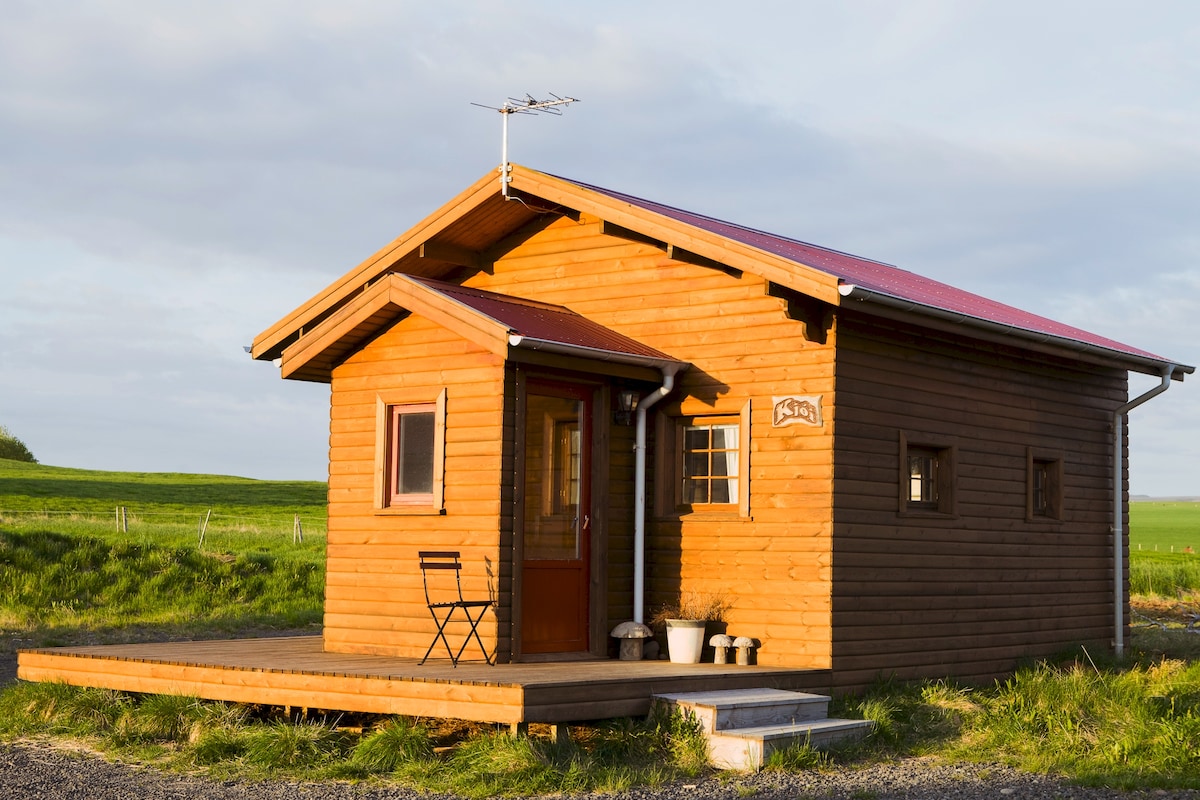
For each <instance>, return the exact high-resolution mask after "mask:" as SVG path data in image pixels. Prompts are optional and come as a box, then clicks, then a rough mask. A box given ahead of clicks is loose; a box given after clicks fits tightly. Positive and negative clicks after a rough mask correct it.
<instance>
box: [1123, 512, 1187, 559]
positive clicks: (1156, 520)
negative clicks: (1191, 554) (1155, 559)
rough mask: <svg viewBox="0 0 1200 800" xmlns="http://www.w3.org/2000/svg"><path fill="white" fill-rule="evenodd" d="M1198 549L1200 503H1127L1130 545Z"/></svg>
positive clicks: (1167, 549) (1135, 547) (1138, 549)
mask: <svg viewBox="0 0 1200 800" xmlns="http://www.w3.org/2000/svg"><path fill="white" fill-rule="evenodd" d="M1189 547H1190V548H1192V550H1193V551H1195V552H1197V553H1200V503H1183V502H1154V501H1142V502H1137V503H1130V504H1129V549H1130V550H1131V551H1132V552H1134V553H1138V552H1142V553H1145V552H1159V553H1170V552H1176V553H1181V552H1183V551H1184V550H1185V549H1186V548H1189Z"/></svg>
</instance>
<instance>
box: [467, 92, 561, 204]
mask: <svg viewBox="0 0 1200 800" xmlns="http://www.w3.org/2000/svg"><path fill="white" fill-rule="evenodd" d="M550 97H551V99H550V100H538V99H536V98H535V97H534V96H533V95H530V94H526V95H525V98H524V99H523V100H518V99H517V98H515V97H510V98H508V99H507V100H505V101H504V105H502V106H500V107H499V108H496V107H495V106H485V105H482V104H480V103H472V104H471V105H473V106H479V107H480V108H490V109H492V110H493V111H499V112H500V114H501V115H502V116H503V118H504V123H503V125H502V126H501V134H500V194H501V195H503V196H504V197H505V198H506V199H507V198H508V185H509V184H510V183H512V165H511V164H509V163H508V117H509V115H511V114H553V115H554V116H556V117H561V116H562V107H564V106H569V105H570V104H571V103H578V102H579V101H578V100H577V99H575V98H574V97H559V96H558V95H556V94H554V93H553V92H551V93H550Z"/></svg>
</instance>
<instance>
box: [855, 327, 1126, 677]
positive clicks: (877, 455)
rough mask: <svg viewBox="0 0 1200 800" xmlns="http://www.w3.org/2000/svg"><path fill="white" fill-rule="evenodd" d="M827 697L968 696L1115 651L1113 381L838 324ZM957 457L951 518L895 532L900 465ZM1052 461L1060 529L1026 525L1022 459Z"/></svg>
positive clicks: (902, 523)
mask: <svg viewBox="0 0 1200 800" xmlns="http://www.w3.org/2000/svg"><path fill="white" fill-rule="evenodd" d="M837 340H838V345H839V349H838V356H837V367H836V391H837V398H836V404H835V405H836V412H835V414H836V420H835V423H834V424H835V438H836V445H835V453H834V502H833V520H834V526H833V530H834V532H833V584H834V598H833V629H834V633H833V668H834V681H835V684H836V685H837V686H839V687H841V688H854V687H861V686H863V685H865V684H867V683H869V682H870V681H872V680H873V679H875V678H876V677H878V676H880V675H883V676H889V675H894V676H897V677H900V678H915V677H936V676H944V675H956V676H958V677H961V678H964V679H983V678H987V677H990V676H994V675H996V674H1000V673H1003V672H1005V671H1007V670H1010V669H1011V668H1012V667H1013V666H1014V665H1015V663H1016V661H1017V660H1018V659H1021V658H1024V657H1027V656H1038V655H1048V654H1052V653H1056V652H1059V651H1061V650H1062V649H1063V648H1065V647H1069V646H1071V645H1073V644H1075V643H1079V642H1090V643H1101V644H1105V643H1108V642H1109V641H1110V640H1111V637H1112V622H1111V620H1112V602H1113V595H1112V569H1113V559H1112V545H1111V534H1110V529H1111V509H1112V502H1111V499H1110V498H1111V480H1112V478H1111V475H1112V466H1111V433H1110V423H1111V419H1112V412H1113V410H1114V409H1115V408H1117V407H1118V406H1120V405H1121V404H1122V403H1123V402H1124V401H1125V398H1126V392H1127V379H1126V373H1125V372H1124V371H1122V370H1119V369H1104V368H1099V367H1093V366H1088V365H1084V364H1082V363H1080V362H1075V361H1071V360H1067V359H1062V360H1054V359H1051V358H1048V357H1044V356H1038V357H1036V360H1033V359H1030V358H1029V357H1028V356H1026V355H1023V354H1022V353H1021V352H1020V351H1018V350H1015V349H1009V348H1004V347H1000V346H992V345H981V344H977V343H976V344H971V343H970V342H969V341H968V340H966V339H965V338H955V337H952V336H949V335H946V334H941V333H935V332H932V331H926V330H923V329H918V328H914V327H909V326H905V325H902V324H899V323H892V322H888V321H884V320H878V319H874V318H870V317H867V316H864V315H861V314H857V313H853V312H846V313H842V314H840V315H839V318H838V329H837ZM901 432H903V433H904V434H905V435H906V436H907V438H908V441H909V442H910V443H917V444H920V443H928V444H938V445H953V446H954V447H955V448H956V459H957V469H956V472H957V475H956V490H955V491H956V500H957V507H956V513H955V514H953V515H944V516H939V515H918V514H911V515H901V514H900V513H898V510H899V506H900V500H899V493H900V488H899V480H900V478H899V469H900V468H899V463H898V462H899V450H900V434H901ZM1030 447H1034V448H1037V449H1038V450H1039V451H1041V452H1045V453H1057V454H1061V456H1062V459H1063V504H1064V505H1063V509H1062V513H1061V517H1062V519H1061V521H1052V520H1046V519H1037V520H1035V521H1030V520H1029V519H1027V513H1026V473H1027V469H1026V466H1027V460H1026V459H1027V449H1028V448H1030Z"/></svg>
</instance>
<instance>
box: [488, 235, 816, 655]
mask: <svg viewBox="0 0 1200 800" xmlns="http://www.w3.org/2000/svg"><path fill="white" fill-rule="evenodd" d="M493 252H502V253H503V255H501V256H499V257H498V259H497V260H496V262H495V264H494V268H493V270H492V272H491V273H490V274H488V273H479V274H477V275H475V276H473V277H472V278H471V279H470V280H468V281H467V284H468V285H470V286H475V287H478V288H482V289H487V290H491V291H497V292H503V293H506V294H511V295H515V296H518V297H526V298H531V299H537V300H541V301H546V302H551V303H559V304H562V305H565V306H567V307H568V308H571V309H572V310H574V311H576V312H578V313H580V314H583V315H585V316H587V317H589V318H590V319H593V320H595V321H596V322H599V323H600V324H602V325H605V326H607V327H610V328H612V329H614V330H616V331H619V332H621V333H624V334H626V335H628V336H630V337H632V338H634V339H637V340H638V341H641V342H644V343H645V344H648V345H650V346H652V347H655V348H657V349H659V350H661V351H663V352H665V353H667V354H669V355H671V356H673V357H675V358H678V359H681V360H684V361H688V362H690V363H691V364H692V365H693V366H692V368H691V369H689V370H688V371H687V372H686V373H684V374H683V375H682V376H681V380H680V381H679V383H678V388H677V389H676V391H675V392H674V393H673V394H672V395H671V397H670V398H668V400H667V401H664V403H663V404H662V405H661V406H659V408H658V409H657V410H656V411H655V412H652V414H657V413H667V414H679V413H681V403H682V411H683V412H684V413H695V411H696V410H697V409H708V410H712V409H716V410H717V411H720V412H722V413H723V412H729V413H732V414H737V413H738V410H739V409H741V408H742V407H743V406H745V404H746V402H747V401H749V402H750V403H751V409H752V413H751V442H750V464H749V465H748V473H747V474H748V475H749V476H750V511H751V516H750V517H749V518H737V517H736V515H735V516H734V518H725V517H722V516H718V515H705V514H700V513H695V514H685V515H679V514H676V513H673V511H672V512H669V513H667V514H664V515H661V516H659V517H657V518H653V517H652V516H651V517H650V518H649V525H648V531H647V534H648V541H647V579H648V585H647V605H648V606H649V607H648V609H647V611H648V614H649V613H653V611H654V610H655V608H656V607H659V606H661V605H662V604H664V603H666V602H668V601H669V600H670V599H672V598H674V597H675V596H677V595H678V593H679V592H680V591H681V590H682V591H708V592H714V593H718V592H719V593H722V594H725V595H727V597H728V598H729V600H730V601H731V602H732V610H731V611H730V613H729V616H728V620H727V622H728V629H729V631H730V632H731V633H733V634H734V635H745V636H750V637H753V638H756V639H758V640H760V641H761V642H762V647H761V648H760V649H759V650H758V659H759V663H761V664H765V665H790V666H805V667H817V668H823V667H828V664H829V660H830V631H829V615H830V596H831V595H830V578H831V572H830V567H831V564H830V555H829V551H830V532H831V523H830V517H831V501H830V489H831V485H832V474H833V473H832V463H833V462H832V439H831V436H830V433H829V428H828V427H825V428H816V427H810V426H804V425H793V426H790V427H785V428H773V427H772V421H771V398H772V397H773V396H775V395H782V394H809V395H811V394H819V395H822V396H824V397H825V398H826V402H829V401H830V400H831V398H832V390H833V352H832V337H830V342H829V343H828V344H815V343H813V342H809V341H806V340H805V339H804V338H803V335H802V334H803V326H802V324H801V323H799V322H797V321H794V320H791V319H789V318H788V317H787V314H786V304H785V302H784V301H783V300H781V299H778V298H775V297H771V296H769V295H768V293H767V288H768V287H767V284H766V282H765V281H763V280H762V279H760V278H757V277H754V276H751V275H736V274H729V273H727V272H724V271H721V270H717V269H712V268H706V267H701V266H696V265H693V264H687V263H683V262H680V261H676V260H674V259H671V258H669V257H668V256H667V255H666V253H665V252H664V250H662V249H660V248H659V247H655V246H653V245H650V244H645V243H642V242H637V241H630V240H628V239H623V238H618V237H615V236H612V235H608V234H605V233H603V232H602V231H601V226H600V224H599V222H598V221H596V220H594V219H588V218H587V217H584V218H583V219H581V220H572V219H568V218H560V219H558V220H557V221H555V222H552V223H550V224H548V225H546V224H539V225H537V226H535V227H533V228H531V229H530V230H529V231H526V232H520V233H517V234H514V235H513V236H511V237H509V239H507V240H506V241H505V242H504V243H502V245H501V246H498V247H497V248H494V249H493ZM641 388H642V390H643V393H645V392H647V391H649V390H650V389H652V388H654V387H653V386H649V385H644V386H642V387H641ZM681 399H682V400H681ZM650 427H651V429H653V427H654V426H653V423H652V424H651V426H650ZM631 445H632V430H631V429H628V428H626V429H621V428H618V429H617V430H615V431H614V432H613V435H612V437H611V450H610V453H609V459H610V463H609V475H608V487H609V496H608V502H609V506H608V525H609V528H608V531H607V536H608V539H607V541H608V559H607V562H606V564H607V572H608V582H607V583H608V585H607V600H606V608H607V615H608V617H609V620H608V623H609V624H610V625H611V624H615V623H616V622H619V621H621V620H625V619H629V618H630V616H631V613H632V611H631V606H632V578H633V565H632V560H633V542H632V536H633V530H632V528H633V482H632V477H633V453H632V447H631ZM648 461H649V463H650V464H651V465H652V464H653V463H654V457H653V453H651V456H650V458H649V459H648ZM653 479H654V480H659V479H663V480H666V479H667V478H666V477H665V476H653ZM652 493H653V489H651V494H652Z"/></svg>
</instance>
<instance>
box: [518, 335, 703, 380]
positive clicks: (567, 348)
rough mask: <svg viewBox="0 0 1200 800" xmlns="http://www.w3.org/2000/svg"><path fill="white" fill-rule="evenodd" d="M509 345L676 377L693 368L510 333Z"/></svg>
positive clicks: (685, 363)
mask: <svg viewBox="0 0 1200 800" xmlns="http://www.w3.org/2000/svg"><path fill="white" fill-rule="evenodd" d="M508 343H509V345H511V346H512V347H514V348H523V349H525V350H540V351H544V352H547V353H555V354H557V355H563V356H573V357H576V358H584V359H587V360H588V361H603V362H609V363H614V364H626V365H628V366H631V367H649V368H651V369H656V370H658V371H659V372H662V373H664V374H666V373H670V374H672V375H674V374H677V373H680V372H683V371H684V370H686V369H687V368H688V367H690V366H691V364H689V363H688V362H686V361H678V360H676V359H673V358H656V357H653V356H643V355H638V354H636V353H623V352H620V351H618V350H601V349H599V348H596V347H585V346H583V345H575V344H568V343H566V342H555V341H551V340H549V339H535V338H534V337H532V336H522V335H521V334H519V333H510V334H509V335H508Z"/></svg>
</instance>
